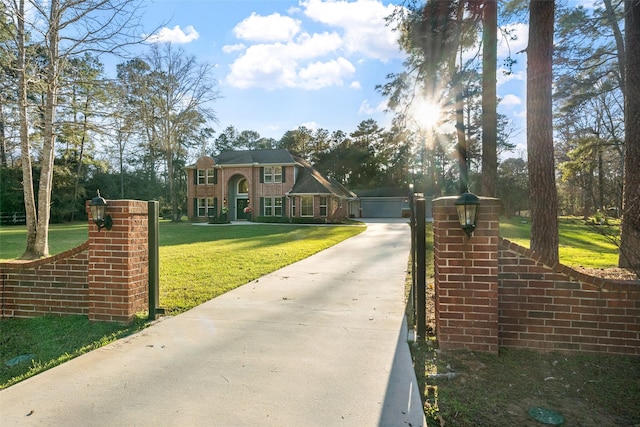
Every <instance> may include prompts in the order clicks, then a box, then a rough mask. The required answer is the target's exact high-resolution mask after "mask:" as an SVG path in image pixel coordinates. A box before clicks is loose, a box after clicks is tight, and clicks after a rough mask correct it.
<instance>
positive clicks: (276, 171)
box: [264, 166, 282, 184]
mask: <svg viewBox="0 0 640 427" xmlns="http://www.w3.org/2000/svg"><path fill="white" fill-rule="evenodd" d="M264 182H265V183H266V184H271V183H280V182H282V166H265V167H264Z"/></svg>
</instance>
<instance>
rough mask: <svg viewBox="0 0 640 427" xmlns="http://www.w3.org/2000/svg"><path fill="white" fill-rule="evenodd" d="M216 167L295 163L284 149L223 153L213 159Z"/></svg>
mask: <svg viewBox="0 0 640 427" xmlns="http://www.w3.org/2000/svg"><path fill="white" fill-rule="evenodd" d="M214 159H215V161H216V164H218V165H222V166H224V165H251V164H253V163H260V164H265V165H269V164H275V165H292V164H295V163H296V161H295V160H294V159H293V157H292V156H291V153H289V151H287V150H285V149H278V150H244V151H223V152H222V153H220V154H218V155H217V156H215V157H214Z"/></svg>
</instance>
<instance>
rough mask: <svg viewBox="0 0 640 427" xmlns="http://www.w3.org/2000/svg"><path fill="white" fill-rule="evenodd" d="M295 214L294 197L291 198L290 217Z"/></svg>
mask: <svg viewBox="0 0 640 427" xmlns="http://www.w3.org/2000/svg"><path fill="white" fill-rule="evenodd" d="M294 216H296V198H295V197H292V198H291V217H294Z"/></svg>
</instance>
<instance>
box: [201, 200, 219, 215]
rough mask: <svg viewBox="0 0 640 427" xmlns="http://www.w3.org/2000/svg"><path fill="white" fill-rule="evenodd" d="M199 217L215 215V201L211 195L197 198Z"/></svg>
mask: <svg viewBox="0 0 640 427" xmlns="http://www.w3.org/2000/svg"><path fill="white" fill-rule="evenodd" d="M197 215H198V216H199V217H210V216H215V215H216V202H215V200H214V198H213V197H209V198H206V199H198V214H197Z"/></svg>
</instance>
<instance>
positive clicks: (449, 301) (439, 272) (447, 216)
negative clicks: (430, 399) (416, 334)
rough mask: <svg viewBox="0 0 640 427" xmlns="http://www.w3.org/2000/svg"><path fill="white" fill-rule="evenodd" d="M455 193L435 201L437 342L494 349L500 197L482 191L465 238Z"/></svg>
mask: <svg viewBox="0 0 640 427" xmlns="http://www.w3.org/2000/svg"><path fill="white" fill-rule="evenodd" d="M456 199H457V197H442V198H439V199H436V200H434V201H433V219H434V223H433V234H434V264H435V299H436V300H435V307H436V333H437V337H438V345H439V346H440V348H441V349H443V350H457V349H467V350H474V351H486V352H493V353H497V352H498V237H499V228H498V227H499V222H498V221H499V220H498V214H499V212H500V201H499V200H498V199H494V198H488V197H480V206H479V216H478V225H477V227H476V230H475V232H474V233H473V236H472V237H471V238H470V239H469V238H467V236H466V234H465V233H464V231H463V230H462V229H461V228H460V223H459V221H458V215H457V213H456V207H455V202H456Z"/></svg>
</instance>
